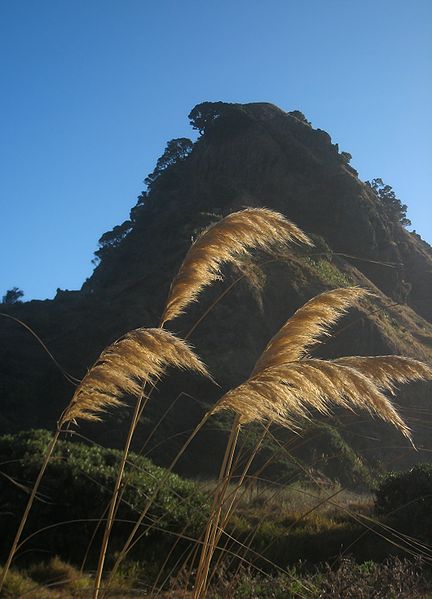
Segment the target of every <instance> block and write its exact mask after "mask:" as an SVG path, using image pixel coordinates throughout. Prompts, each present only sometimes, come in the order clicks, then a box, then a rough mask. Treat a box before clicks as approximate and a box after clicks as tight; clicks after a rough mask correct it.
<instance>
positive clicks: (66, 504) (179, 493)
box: [0, 430, 207, 559]
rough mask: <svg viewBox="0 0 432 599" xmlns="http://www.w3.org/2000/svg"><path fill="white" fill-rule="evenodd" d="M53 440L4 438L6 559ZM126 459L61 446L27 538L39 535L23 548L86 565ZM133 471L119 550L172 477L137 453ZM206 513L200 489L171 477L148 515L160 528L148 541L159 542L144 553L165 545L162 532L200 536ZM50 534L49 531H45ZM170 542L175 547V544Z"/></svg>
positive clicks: (42, 434) (26, 435)
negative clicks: (151, 499)
mask: <svg viewBox="0 0 432 599" xmlns="http://www.w3.org/2000/svg"><path fill="white" fill-rule="evenodd" d="M49 439H50V434H49V433H48V432H47V431H43V430H33V431H29V432H23V433H19V434H17V435H4V436H2V437H0V462H1V463H2V467H1V469H2V474H3V476H2V477H1V478H0V497H1V499H0V511H1V528H2V532H3V534H2V539H1V541H0V543H1V549H2V551H3V552H4V551H5V550H6V549H7V546H8V544H9V543H10V540H11V538H12V535H13V533H14V532H15V529H16V526H17V521H18V519H19V518H20V516H21V514H22V511H23V506H24V503H25V501H26V500H27V495H28V492H29V489H30V488H31V486H32V484H33V483H34V480H35V478H36V475H37V472H38V470H39V468H40V464H41V462H42V460H43V456H44V452H45V448H46V446H47V444H48V442H49ZM120 456H121V452H119V451H117V450H114V449H105V448H102V447H96V446H89V445H85V444H84V443H77V442H72V441H60V442H59V443H58V444H57V447H56V450H55V453H54V456H53V458H52V460H51V462H50V465H49V468H48V471H47V474H46V477H45V479H44V482H43V484H42V486H41V488H40V491H39V493H38V501H36V503H35V505H34V509H33V512H32V517H31V519H30V520H29V522H28V525H27V528H26V533H27V535H29V534H32V533H37V531H38V530H39V531H40V532H38V533H37V534H35V536H34V537H33V538H32V539H31V540H30V541H29V542H28V543H27V544H26V545H25V546H24V548H30V547H31V548H32V549H36V548H39V547H43V548H44V549H45V550H46V548H47V547H48V548H49V550H50V552H52V553H53V554H55V553H58V554H60V555H62V556H63V557H65V558H67V559H80V558H82V556H83V548H85V547H86V544H87V543H88V542H89V541H90V539H91V536H92V534H93V532H94V530H95V527H96V525H97V522H98V520H99V519H100V518H104V517H105V514H104V512H105V509H106V507H107V505H108V502H109V500H110V497H111V493H112V489H113V486H114V480H115V476H116V472H117V468H118V464H119V461H120ZM128 464H129V470H128V471H127V472H126V481H127V484H126V485H125V490H124V494H123V501H122V503H121V505H120V508H119V511H118V515H117V518H118V521H119V522H117V524H116V526H115V527H114V531H113V545H114V547H115V546H116V544H117V542H118V540H119V538H123V537H124V534H125V532H127V531H128V530H129V529H130V527H131V525H130V524H128V522H130V521H133V522H134V521H135V520H136V518H137V512H138V513H139V512H141V510H142V509H143V507H144V505H145V503H146V501H147V498H148V497H149V496H150V495H151V494H152V493H153V491H154V489H155V488H156V486H157V484H158V483H159V481H160V480H161V478H162V476H163V475H164V474H165V472H166V471H165V470H164V469H163V468H159V467H157V466H155V465H154V464H153V463H152V462H150V461H149V460H148V459H146V458H143V457H139V456H137V455H135V454H130V456H129V462H128ZM131 465H133V466H134V468H133V469H132V468H131ZM206 506H207V503H206V496H205V495H204V493H202V492H201V491H200V489H199V487H198V486H197V485H196V484H195V483H193V482H190V481H187V480H184V479H182V478H180V477H179V476H177V475H175V474H170V475H169V477H168V480H167V481H166V483H165V484H164V485H163V488H162V489H161V490H160V492H159V493H158V495H157V498H156V500H155V501H154V502H153V503H152V506H151V509H150V510H149V512H148V515H147V519H146V522H145V524H146V525H148V524H150V523H153V524H154V528H153V529H152V530H151V531H150V532H149V533H147V540H148V539H149V537H151V541H152V542H151V543H148V542H147V543H144V544H141V545H145V547H146V548H147V549H145V550H144V549H143V548H141V551H147V552H148V551H149V549H148V548H149V547H152V551H154V550H155V548H156V546H157V545H158V543H159V542H162V541H163V539H162V537H163V534H162V533H164V532H167V531H169V532H170V533H174V534H176V533H180V532H181V531H183V530H184V529H185V528H187V529H188V532H189V534H192V535H193V534H194V533H195V532H196V531H198V530H200V527H202V526H203V523H204V521H205V517H206V514H207V507H206ZM44 527H48V528H46V529H45V530H42V529H43V528H44ZM25 536H26V535H25ZM168 540H169V541H170V542H172V538H170V539H168ZM98 541H100V538H99V536H97V537H96V539H95V543H94V545H95V546H96V547H97V545H98ZM156 541H157V543H155V542H156ZM159 548H160V546H159Z"/></svg>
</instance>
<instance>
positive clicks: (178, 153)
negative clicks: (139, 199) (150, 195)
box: [144, 137, 193, 189]
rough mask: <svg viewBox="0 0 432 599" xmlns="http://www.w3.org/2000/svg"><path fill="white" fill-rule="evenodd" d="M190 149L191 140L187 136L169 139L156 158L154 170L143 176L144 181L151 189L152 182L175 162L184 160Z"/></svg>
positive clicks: (191, 145)
mask: <svg viewBox="0 0 432 599" xmlns="http://www.w3.org/2000/svg"><path fill="white" fill-rule="evenodd" d="M192 149H193V142H192V141H191V140H190V139H188V138H187V137H179V138H177V139H172V140H171V141H169V142H168V143H167V146H166V148H165V151H164V153H163V154H162V156H161V157H160V158H159V159H158V161H157V163H156V167H155V169H154V171H153V172H152V173H150V175H148V176H147V177H146V178H145V180H144V183H145V184H146V185H147V186H148V187H149V188H150V189H151V188H152V186H153V184H154V182H155V181H156V180H157V179H158V178H159V176H160V175H161V174H162V173H163V172H164V171H166V170H167V169H168V168H170V167H171V166H174V165H175V164H177V162H179V161H181V160H185V159H186V158H187V157H188V156H189V154H190V153H191V152H192Z"/></svg>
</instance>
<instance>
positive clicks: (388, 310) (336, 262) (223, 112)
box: [0, 103, 432, 466]
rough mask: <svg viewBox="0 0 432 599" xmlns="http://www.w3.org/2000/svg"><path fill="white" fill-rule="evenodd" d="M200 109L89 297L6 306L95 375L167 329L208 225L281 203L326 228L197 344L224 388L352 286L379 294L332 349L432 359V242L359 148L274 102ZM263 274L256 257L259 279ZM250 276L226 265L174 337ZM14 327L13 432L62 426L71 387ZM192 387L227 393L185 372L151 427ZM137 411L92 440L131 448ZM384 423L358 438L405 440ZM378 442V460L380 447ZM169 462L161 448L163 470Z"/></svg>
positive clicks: (10, 357) (175, 326) (421, 435)
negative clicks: (344, 145)
mask: <svg viewBox="0 0 432 599" xmlns="http://www.w3.org/2000/svg"><path fill="white" fill-rule="evenodd" d="M190 116H191V120H192V123H193V124H194V126H195V127H196V128H199V129H200V130H201V132H202V135H201V137H200V138H199V139H198V141H197V142H195V144H193V146H192V145H191V144H187V143H186V142H187V141H188V140H179V142H181V143H179V144H171V149H172V148H180V150H179V153H178V156H177V157H176V156H175V155H174V156H173V155H172V154H170V155H167V156H166V159H164V160H163V158H164V157H162V158H161V159H160V160H159V161H158V166H157V168H156V169H155V172H154V173H153V174H152V177H151V181H150V186H149V191H148V193H147V194H143V195H142V196H141V197H140V198H139V201H138V204H137V206H135V208H133V210H132V211H131V221H130V222H127V223H124V224H123V225H121V226H120V227H117V228H116V229H115V230H114V231H113V232H111V233H108V234H106V235H105V236H104V237H103V238H102V239H101V241H102V240H104V241H103V243H102V244H101V248H100V251H99V252H98V254H99V257H100V258H101V261H100V264H99V265H98V266H97V267H96V269H95V271H94V273H93V275H92V277H91V278H90V279H89V280H87V281H86V282H85V283H84V285H83V287H82V289H81V291H79V292H59V293H58V295H57V296H56V298H55V299H54V300H52V301H45V302H37V301H33V302H29V303H25V304H17V305H14V306H11V307H7V308H6V307H5V306H3V308H2V311H3V312H5V311H6V310H7V311H8V313H9V314H10V315H11V316H14V317H16V318H19V319H21V320H23V321H25V322H26V323H27V324H29V325H30V326H31V327H33V328H34V330H35V331H37V333H38V334H39V335H40V336H41V337H42V338H43V340H44V341H45V342H46V344H47V345H48V346H49V348H50V349H51V351H52V352H53V353H54V355H55V357H56V358H57V360H58V361H59V362H60V363H61V364H62V365H63V367H64V368H66V370H67V371H68V372H71V373H72V374H73V375H74V376H77V377H79V376H82V374H83V373H84V372H85V369H86V368H87V367H88V366H89V365H90V364H91V363H92V362H93V361H94V359H95V358H96V357H97V356H98V354H99V352H100V351H101V350H102V349H103V347H104V346H105V345H106V344H107V343H109V342H111V341H112V340H114V339H116V338H117V337H119V336H120V335H122V334H123V333H125V332H126V331H127V330H129V329H131V328H134V327H137V326H157V324H158V320H159V317H160V314H161V312H162V308H163V303H164V300H165V298H166V295H167V291H168V289H169V284H170V281H171V279H172V277H173V276H174V274H175V272H176V270H177V269H178V267H179V265H180V263H181V261H182V259H183V257H184V255H185V253H186V251H187V249H188V247H189V246H190V243H191V240H193V239H194V238H195V237H196V235H197V234H198V233H199V232H200V230H202V229H203V228H205V227H206V226H208V225H209V224H211V223H213V222H216V221H217V220H219V219H220V218H221V217H223V216H224V215H226V214H228V213H230V212H233V211H235V210H238V209H241V208H242V207H246V206H267V207H269V208H273V209H275V210H278V211H280V212H282V213H283V214H285V215H286V216H287V217H288V218H290V219H291V220H293V221H294V222H296V224H298V225H299V226H300V227H301V228H302V229H304V230H305V232H307V233H308V234H311V235H313V236H314V239H315V241H316V249H315V250H314V251H313V252H311V253H310V254H309V255H305V254H302V253H301V252H300V253H299V252H293V253H292V254H291V255H290V256H287V257H286V258H285V260H284V261H283V262H280V263H275V262H271V263H268V262H267V263H266V264H265V265H263V266H262V267H261V272H260V274H259V277H258V280H259V281H260V285H258V286H257V285H255V286H253V285H252V284H251V279H250V278H248V277H246V278H244V279H242V280H241V281H240V282H239V283H238V284H237V285H235V286H234V288H233V289H232V291H231V292H230V293H229V294H227V295H226V296H225V297H224V298H223V300H222V301H221V302H220V303H218V304H217V306H216V307H215V308H214V309H213V310H212V311H211V313H210V314H209V315H208V317H207V318H206V319H205V320H204V321H203V322H202V323H201V324H200V326H199V327H198V328H197V329H196V331H195V332H194V334H193V336H192V338H191V341H192V342H193V343H194V344H195V345H196V347H197V349H198V351H199V353H200V354H201V355H202V356H203V358H204V359H205V360H206V361H207V364H208V365H209V367H210V369H211V370H212V372H213V373H214V375H215V377H216V379H217V380H218V382H219V383H220V384H221V386H222V388H223V389H225V388H229V387H230V386H232V385H236V384H238V383H239V382H241V380H242V379H243V378H244V377H246V376H247V375H248V374H249V372H250V370H251V368H252V366H253V364H254V361H255V359H256V358H257V356H258V355H259V352H260V351H261V350H262V348H263V347H264V345H265V344H266V342H267V341H268V339H269V338H270V336H271V335H272V334H274V333H275V331H276V330H277V328H278V327H279V326H280V325H281V324H282V323H283V322H284V321H285V320H286V319H287V318H288V317H289V316H290V315H291V314H292V312H293V310H295V309H296V308H297V307H299V306H300V305H301V304H302V303H303V302H304V301H305V300H307V299H309V298H310V297H311V296H313V295H314V294H316V293H318V292H320V291H323V290H325V289H327V288H331V287H337V286H341V285H349V284H361V285H366V286H368V287H370V288H372V289H373V290H374V291H375V293H376V297H375V298H374V299H373V300H371V302H370V306H369V307H368V309H367V310H365V311H363V312H362V313H360V312H356V313H352V314H351V315H349V316H348V317H346V318H345V319H344V321H343V322H342V323H341V327H340V331H341V332H340V333H338V334H337V335H336V336H335V337H334V339H332V340H331V341H330V342H329V343H328V344H327V345H326V346H325V347H323V348H322V349H320V352H321V353H320V354H319V355H323V356H326V357H327V356H337V355H347V354H363V355H367V354H377V355H378V354H384V353H396V354H405V355H411V356H414V357H419V358H421V359H425V360H428V359H430V356H431V344H432V326H431V324H430V323H431V320H432V307H431V306H432V304H431V302H430V301H429V299H428V298H430V291H431V289H432V249H431V247H430V246H428V245H427V244H426V243H425V242H423V241H422V240H421V239H420V238H419V237H418V236H417V235H415V234H413V233H409V232H407V231H406V230H405V229H404V228H403V227H402V226H401V225H400V224H399V223H396V222H390V221H389V219H388V217H387V216H386V213H385V211H384V209H383V207H382V205H381V204H380V202H379V200H378V198H377V196H376V195H375V194H374V192H373V191H372V189H371V188H370V187H369V186H367V185H365V184H364V183H362V182H361V181H360V180H359V179H358V177H357V173H356V171H355V170H354V169H353V168H352V167H350V166H349V164H348V160H347V154H346V153H339V150H338V147H337V145H336V144H332V141H331V138H330V136H329V135H328V134H327V133H326V132H325V131H321V130H319V129H318V130H315V129H313V128H312V126H311V125H310V124H309V123H308V122H307V121H306V119H305V118H304V116H303V115H302V114H301V113H299V112H298V111H294V112H292V113H285V112H283V111H282V110H280V109H279V108H277V107H276V106H273V105H271V104H265V103H256V104H243V105H240V104H223V103H204V104H201V105H198V106H197V107H195V109H194V110H193V111H192V113H191V115H190ZM158 169H159V170H158ZM250 268H251V265H250V264H245V270H244V272H249V271H250ZM255 274H256V273H255ZM236 276H238V275H237V274H236V273H231V272H227V277H226V281H225V283H221V284H218V285H215V286H214V287H212V288H211V289H209V290H208V291H207V292H205V293H204V294H203V295H202V297H201V298H200V302H199V304H197V305H195V306H193V307H192V308H191V310H189V311H188V314H187V315H185V316H184V317H182V318H181V319H179V320H178V321H174V322H173V323H172V325H171V328H172V330H174V331H176V332H178V333H179V334H182V335H185V334H186V333H187V331H188V328H189V327H190V326H192V324H193V323H194V322H195V321H196V319H197V318H199V316H200V315H201V314H202V313H203V312H204V311H205V309H206V308H207V307H208V306H209V305H210V303H211V302H212V301H213V300H214V299H215V298H216V297H217V296H218V294H219V293H221V291H222V290H223V289H224V288H225V287H226V285H227V284H228V283H229V281H231V280H232V279H233V277H234V278H235V277H236ZM255 282H256V277H255ZM0 327H1V329H0V334H1V337H2V340H3V341H4V343H2V346H1V348H0V354H1V355H0V358H1V359H0V369H1V380H2V383H1V385H2V387H1V398H0V401H1V402H2V403H1V406H2V408H1V417H0V432H3V431H5V430H18V429H21V428H28V427H40V426H52V425H53V424H54V422H55V420H56V417H57V416H58V415H59V413H60V412H61V410H62V408H63V407H64V406H65V404H66V403H67V401H68V399H69V397H70V395H71V393H72V386H71V385H70V383H68V382H67V381H66V380H65V379H64V378H63V376H62V374H61V373H60V372H59V370H58V369H57V368H56V367H55V365H54V364H53V363H52V362H51V361H50V360H49V358H48V357H47V355H46V354H45V353H44V352H43V351H42V349H41V348H40V346H38V344H37V342H36V341H35V340H34V339H32V338H31V337H30V336H29V335H28V333H27V332H26V331H24V329H22V328H19V326H18V325H17V324H16V323H15V322H14V321H12V320H3V321H2V322H0ZM179 391H185V392H187V393H188V394H190V395H193V396H194V397H196V398H197V400H199V401H200V402H204V403H206V402H211V401H213V400H214V399H215V398H216V397H217V396H218V395H219V393H220V391H217V390H215V389H214V387H212V386H211V385H209V384H207V383H204V382H203V381H200V380H192V381H191V380H190V378H186V377H185V376H183V375H182V376H177V375H174V376H173V377H170V378H169V380H168V381H167V382H166V383H164V384H163V385H162V387H161V390H160V393H159V395H158V398H157V399H155V400H154V402H153V403H152V406H150V408H149V411H148V412H147V425H148V426H151V421H152V419H154V418H158V415H160V413H161V410H163V409H165V407H166V402H167V401H169V398H171V399H173V396H175V395H176V394H177V393H178V392H179ZM427 393H428V386H427V385H416V386H412V387H410V389H409V390H408V391H404V393H403V395H401V401H402V400H403V401H404V402H406V404H407V405H409V404H412V403H415V402H417V403H416V405H417V404H418V402H420V403H421V401H424V400H425V398H426V396H427ZM181 406H182V408H178V409H177V411H176V412H175V413H176V416H175V418H174V417H173V418H172V419H171V424H170V420H169V419H168V422H166V423H165V424H164V426H163V427H162V429H161V432H160V436H161V438H162V437H163V436H164V435H168V434H169V431H170V428H169V427H170V426H171V425H172V421H173V420H176V421H177V424H179V422H180V421H181V426H182V427H183V429H185V428H187V427H188V426H189V425H190V424H191V422H192V421H193V419H194V418H195V416H196V412H197V410H198V408H197V405H196V403H194V401H193V400H191V399H190V398H189V399H185V398H184V397H183V398H182V400H181ZM126 416H127V414H126V413H124V412H119V413H117V414H116V415H115V417H113V418H112V419H111V420H110V422H109V425H108V426H105V425H99V427H98V428H95V429H93V430H92V431H91V432H92V434H93V436H98V438H99V439H101V440H102V441H103V442H105V443H106V444H108V445H112V446H114V445H118V444H119V443H121V439H122V437H123V435H122V431H123V430H124V420H125V418H126ZM164 427H165V428H164ZM376 427H377V425H375V424H372V423H370V422H368V423H367V424H366V425H361V426H360V429H359V431H357V432H358V433H359V432H361V433H362V434H363V433H364V434H365V435H367V436H368V437H371V436H372V434H371V431H377V430H379V431H380V432H379V435H381V437H382V435H383V434H386V435H389V436H390V437H391V438H392V439H394V437H393V436H392V435H393V433H391V432H389V431H388V430H387V429H385V431H384V429H382V428H379V429H378V428H376ZM426 433H427V431H422V429H421V428H419V430H418V431H417V442H418V444H420V445H421V444H422V443H426V438H427V434H426ZM374 434H375V433H374ZM377 434H378V433H377ZM347 437H350V431H349V430H348V429H347ZM399 441H400V440H399V439H398V443H399V445H400V444H401V443H400V442H399ZM350 442H352V443H353V444H354V445H356V446H357V447H359V448H361V449H362V450H364V451H366V452H367V451H369V450H370V444H368V443H366V442H365V441H364V440H360V441H359V440H358V439H357V441H356V440H355V439H354V436H353V435H351V437H350ZM371 443H372V442H371ZM372 447H375V449H373V450H372V451H376V448H377V445H376V444H375V446H373V445H372ZM162 453H163V452H161V453H160V454H157V456H158V459H160V461H164V457H161V456H162ZM382 454H383V456H384V454H385V452H384V451H382ZM197 464H198V466H199V460H198V461H197Z"/></svg>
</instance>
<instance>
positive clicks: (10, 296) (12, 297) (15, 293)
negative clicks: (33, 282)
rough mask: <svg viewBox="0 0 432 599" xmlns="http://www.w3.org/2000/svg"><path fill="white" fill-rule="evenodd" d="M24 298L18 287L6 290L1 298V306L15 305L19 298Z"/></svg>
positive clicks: (19, 300)
mask: <svg viewBox="0 0 432 599" xmlns="http://www.w3.org/2000/svg"><path fill="white" fill-rule="evenodd" d="M23 296H24V291H22V290H21V289H18V287H12V289H8V290H7V291H6V293H5V294H4V296H3V298H2V304H17V303H20V302H21V298H22V297H23Z"/></svg>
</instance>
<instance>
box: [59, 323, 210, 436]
mask: <svg viewBox="0 0 432 599" xmlns="http://www.w3.org/2000/svg"><path fill="white" fill-rule="evenodd" d="M169 366H174V367H176V368H180V369H187V370H191V371H193V372H196V373H199V374H201V375H203V376H207V377H209V376H210V375H209V373H208V371H207V369H206V367H205V366H204V364H203V363H202V362H201V360H200V359H199V358H198V357H197V356H196V355H195V354H194V352H193V351H192V349H191V347H190V346H189V345H188V343H186V341H183V340H181V339H178V338H177V337H175V336H174V335H173V334H172V333H170V332H169V331H164V330H163V329H144V328H141V329H135V330H134V331H130V332H129V333H127V334H126V335H125V336H124V337H123V338H122V339H120V340H118V341H116V342H115V343H113V344H112V345H110V346H109V347H107V348H106V349H105V350H104V351H103V352H102V354H101V355H100V357H99V359H98V361H97V362H96V364H95V365H94V366H93V367H92V368H91V369H90V371H89V372H88V373H87V374H86V376H85V377H84V378H83V380H82V382H81V383H80V385H79V386H78V387H77V389H76V391H75V393H74V396H73V398H72V400H71V402H70V404H69V406H68V407H67V408H66V410H65V412H64V413H63V415H62V417H61V419H60V426H62V425H63V424H65V423H67V422H71V421H76V420H77V419H83V420H100V414H101V413H102V412H103V411H105V410H106V409H107V408H109V407H116V406H118V405H119V404H121V403H122V402H121V399H120V398H121V397H122V395H124V394H128V395H132V396H135V397H140V396H141V395H142V388H143V384H148V383H150V384H151V385H154V384H155V383H156V381H157V380H159V379H160V377H161V376H162V375H163V373H164V372H165V371H166V369H167V368H168V367H169Z"/></svg>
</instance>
